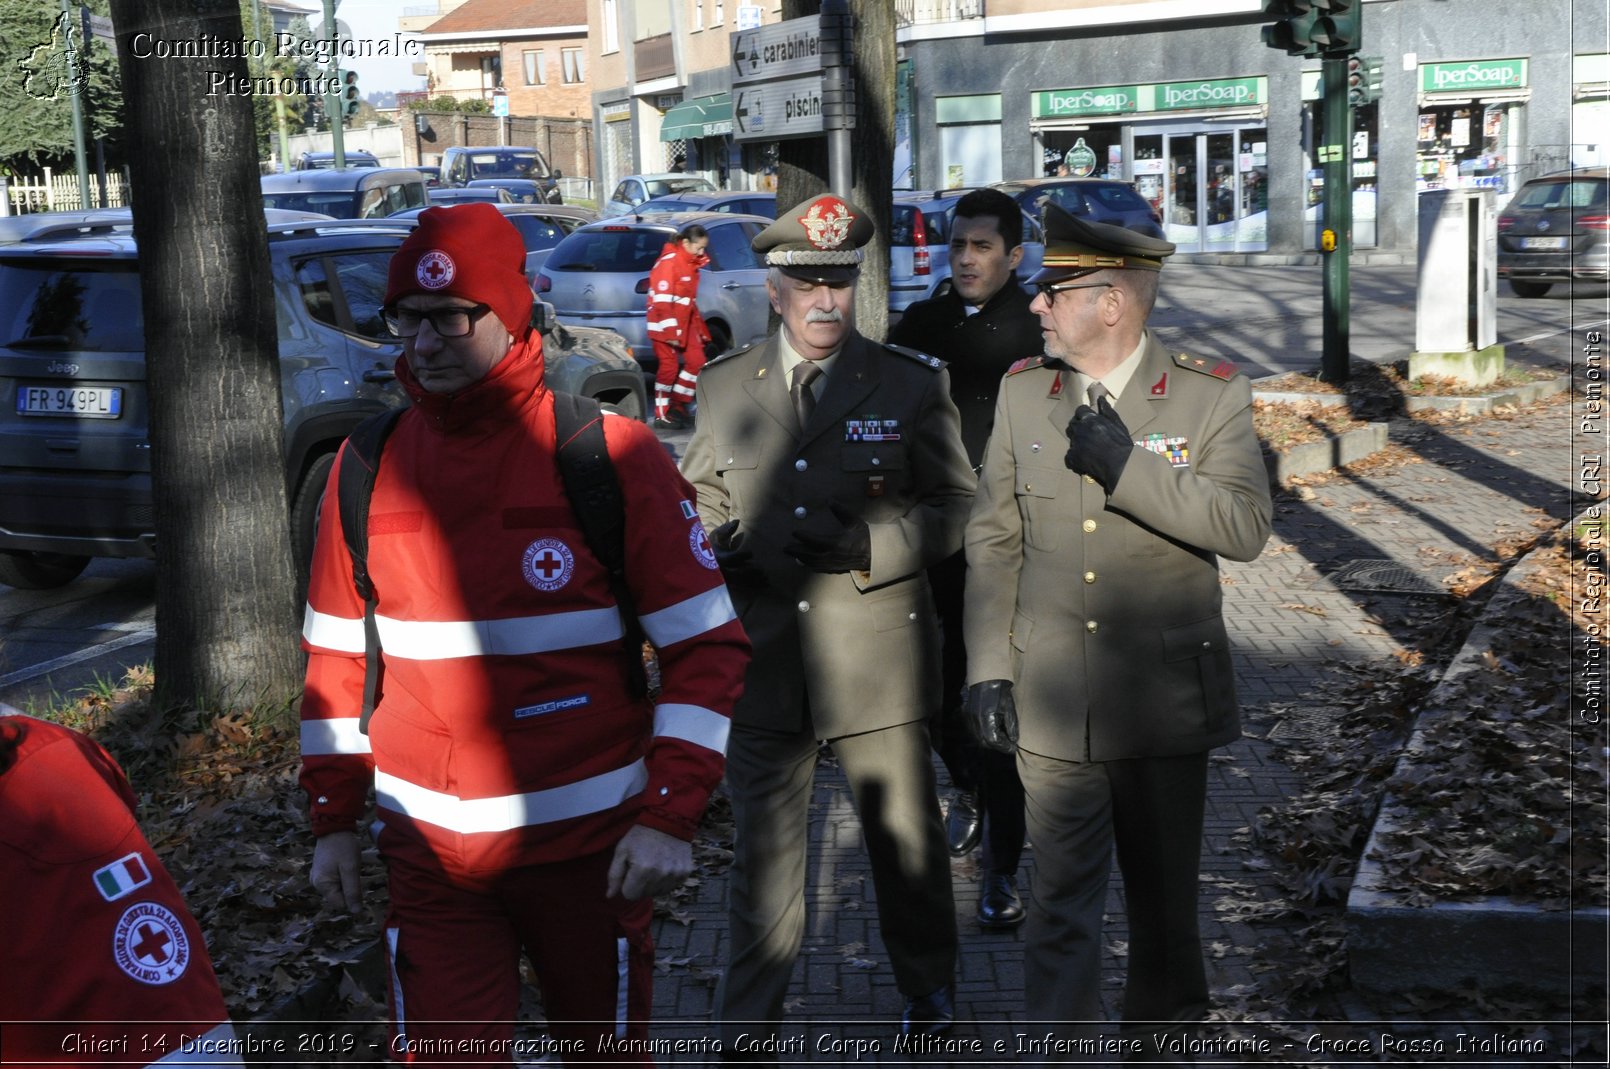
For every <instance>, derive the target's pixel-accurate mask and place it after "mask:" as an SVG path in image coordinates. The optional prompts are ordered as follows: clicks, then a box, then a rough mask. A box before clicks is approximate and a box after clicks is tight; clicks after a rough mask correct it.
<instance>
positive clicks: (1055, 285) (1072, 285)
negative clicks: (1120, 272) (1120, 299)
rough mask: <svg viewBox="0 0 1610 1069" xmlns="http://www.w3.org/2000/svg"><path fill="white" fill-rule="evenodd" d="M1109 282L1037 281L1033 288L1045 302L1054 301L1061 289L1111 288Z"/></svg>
mask: <svg viewBox="0 0 1610 1069" xmlns="http://www.w3.org/2000/svg"><path fill="white" fill-rule="evenodd" d="M1112 285H1113V284H1112V283H1111V282H1037V283H1035V286H1034V289H1035V292H1037V293H1038V294H1039V295H1040V296H1041V297H1044V298H1045V303H1046V304H1054V303H1056V299H1057V294H1059V293H1061V292H1062V291H1063V290H1098V289H1111V288H1112Z"/></svg>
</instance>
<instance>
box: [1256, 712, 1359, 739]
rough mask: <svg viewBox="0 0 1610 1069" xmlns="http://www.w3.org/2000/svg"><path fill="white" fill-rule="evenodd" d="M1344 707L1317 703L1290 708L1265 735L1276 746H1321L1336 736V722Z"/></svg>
mask: <svg viewBox="0 0 1610 1069" xmlns="http://www.w3.org/2000/svg"><path fill="white" fill-rule="evenodd" d="M1343 712H1344V710H1343V709H1340V708H1338V707H1337V706H1334V705H1316V706H1313V707H1311V708H1307V709H1289V710H1287V712H1286V715H1285V716H1283V717H1282V718H1281V719H1280V721H1279V722H1278V723H1276V724H1275V726H1274V727H1272V728H1270V729H1269V731H1268V733H1267V734H1266V735H1265V736H1264V738H1266V739H1267V740H1268V741H1269V742H1271V743H1273V744H1274V745H1276V746H1307V747H1312V748H1315V749H1317V748H1319V747H1321V746H1323V745H1325V744H1326V743H1328V742H1332V741H1334V740H1335V738H1336V722H1337V720H1338V719H1339V718H1340V717H1341V715H1342V713H1343Z"/></svg>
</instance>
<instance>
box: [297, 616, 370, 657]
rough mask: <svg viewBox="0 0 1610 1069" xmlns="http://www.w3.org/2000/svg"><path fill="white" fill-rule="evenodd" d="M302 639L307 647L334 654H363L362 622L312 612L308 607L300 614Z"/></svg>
mask: <svg viewBox="0 0 1610 1069" xmlns="http://www.w3.org/2000/svg"><path fill="white" fill-rule="evenodd" d="M302 637H303V638H305V639H306V640H307V644H308V645H309V646H316V647H318V648H319V649H321V650H334V651H335V652H336V653H362V652H363V621H362V620H361V619H359V620H352V619H348V618H347V617H345V616H330V615H328V614H327V613H322V612H314V611H313V606H312V605H309V606H308V607H307V610H306V611H305V612H303V614H302Z"/></svg>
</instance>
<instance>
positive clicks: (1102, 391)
mask: <svg viewBox="0 0 1610 1069" xmlns="http://www.w3.org/2000/svg"><path fill="white" fill-rule="evenodd" d="M1085 393H1087V394H1089V395H1090V407H1091V408H1093V409H1095V410H1096V411H1097V412H1100V411H1101V399H1102V398H1103V397H1111V396H1112V391H1111V390H1109V389H1107V387H1105V386H1103V385H1102V384H1101V383H1099V382H1092V383H1091V384H1090V385H1089V387H1087V388H1086V389H1085Z"/></svg>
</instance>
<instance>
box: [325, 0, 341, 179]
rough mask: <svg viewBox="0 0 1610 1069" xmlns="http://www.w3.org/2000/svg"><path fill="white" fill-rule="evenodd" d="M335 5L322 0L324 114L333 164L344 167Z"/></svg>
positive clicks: (329, 1) (338, 34) (338, 41)
mask: <svg viewBox="0 0 1610 1069" xmlns="http://www.w3.org/2000/svg"><path fill="white" fill-rule="evenodd" d="M335 5H336V0H324V32H325V36H327V37H328V38H329V40H330V70H329V82H328V83H327V84H326V87H325V94H324V115H325V118H326V120H327V121H328V122H329V124H330V148H331V149H332V150H333V151H334V152H335V165H336V166H337V167H345V166H346V165H347V152H346V139H345V138H344V137H342V136H341V135H342V133H343V132H344V130H343V128H344V127H345V125H346V119H345V117H344V116H343V115H342V100H341V85H340V84H339V83H340V78H341V76H340V75H339V74H338V73H336V72H337V71H339V70H340V69H341V63H340V61H339V60H340V53H339V52H337V51H336V50H337V49H338V48H339V47H340V40H341V37H340V30H339V29H338V28H337V26H336V24H335Z"/></svg>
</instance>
